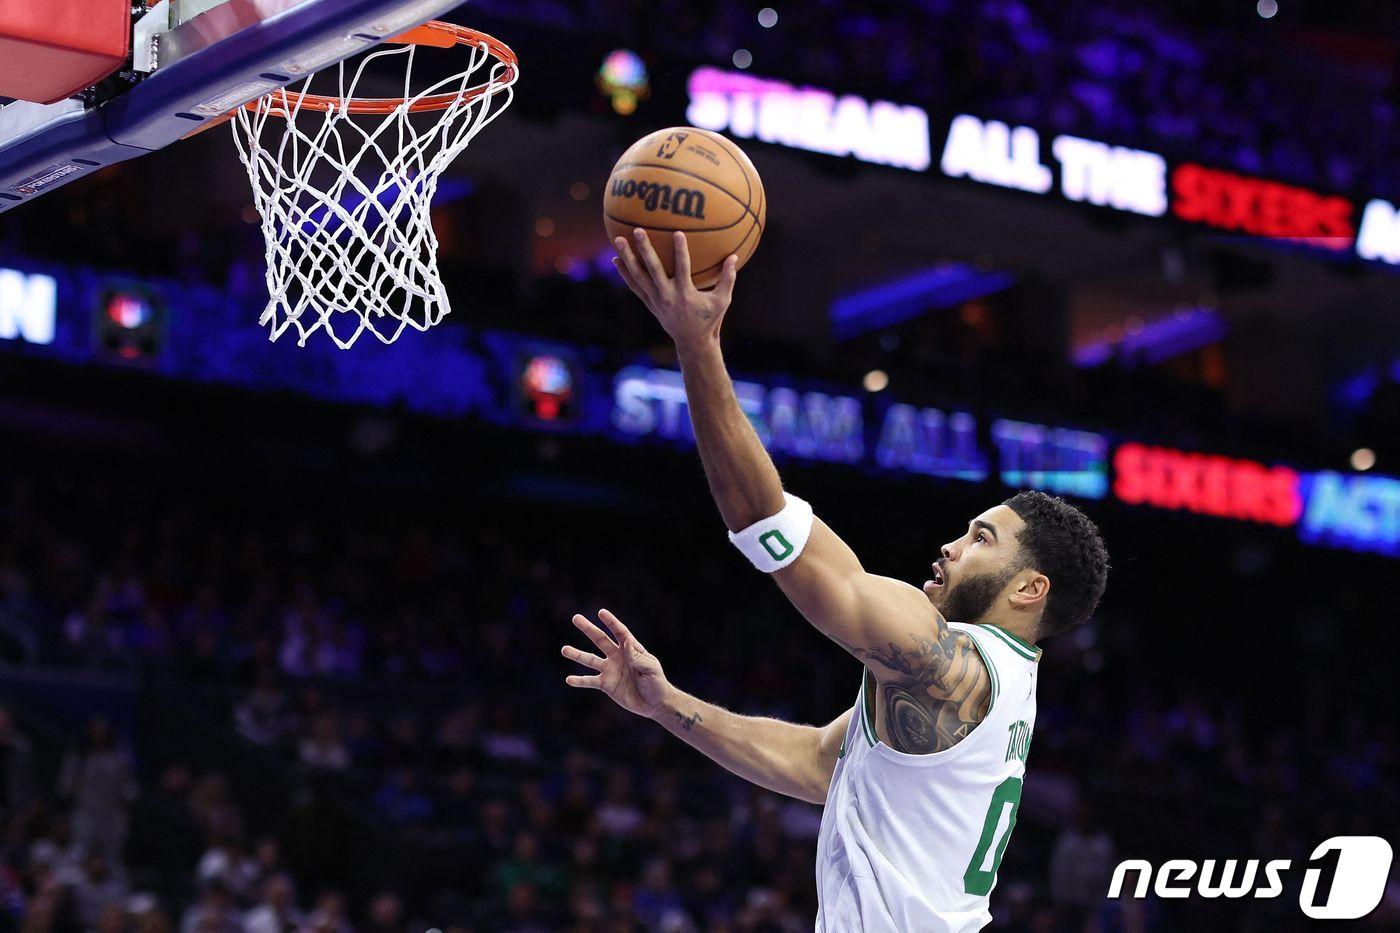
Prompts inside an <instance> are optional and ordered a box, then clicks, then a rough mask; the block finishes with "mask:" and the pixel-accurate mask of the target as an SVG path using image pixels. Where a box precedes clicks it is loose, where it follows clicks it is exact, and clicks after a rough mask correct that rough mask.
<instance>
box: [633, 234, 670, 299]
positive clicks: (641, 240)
mask: <svg viewBox="0 0 1400 933" xmlns="http://www.w3.org/2000/svg"><path fill="white" fill-rule="evenodd" d="M632 239H633V240H634V241H636V244H637V246H636V250H637V255H638V256H640V257H641V259H642V265H643V266H645V267H646V270H647V273H648V274H649V275H650V276H651V280H652V282H654V283H655V284H656V285H657V286H658V287H659V286H661V285H662V284H663V283H665V282H667V281H669V280H670V277H669V276H667V275H666V270H665V269H663V268H662V267H661V257H660V256H658V255H656V250H655V249H654V248H652V245H651V237H649V236H647V232H646V231H645V230H643V229H642V228H641V227H638V228H637V229H636V230H633V231H632Z"/></svg>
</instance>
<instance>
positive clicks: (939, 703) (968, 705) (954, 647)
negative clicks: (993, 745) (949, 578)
mask: <svg viewBox="0 0 1400 933" xmlns="http://www.w3.org/2000/svg"><path fill="white" fill-rule="evenodd" d="M861 657H862V659H863V660H864V661H865V663H866V666H867V667H868V668H869V669H870V671H871V673H872V674H873V675H874V677H875V682H876V689H875V706H876V723H877V728H878V730H879V731H880V732H881V733H882V736H881V737H882V738H884V739H885V741H886V742H888V743H889V744H890V746H891V747H892V748H894V749H896V750H897V751H901V752H907V753H909V754H912V755H924V754H928V753H930V752H941V751H944V750H945V749H949V748H952V747H953V746H954V745H957V744H958V743H959V742H961V741H962V740H963V739H965V738H967V736H968V734H969V733H971V732H972V730H973V729H974V728H975V727H976V726H977V724H978V723H979V722H981V721H982V720H983V719H984V718H985V717H986V715H987V711H988V710H989V708H990V706H991V700H992V680H991V672H990V671H988V670H987V665H986V662H985V661H984V660H983V659H982V655H981V653H980V652H979V651H978V650H977V646H976V644H975V643H973V641H972V637H971V636H970V635H968V634H967V633H966V632H961V631H958V630H957V629H952V628H949V627H948V625H947V623H946V622H944V621H943V619H942V617H941V616H940V617H939V619H938V626H937V631H936V632H935V633H934V634H933V636H932V637H929V636H928V635H925V634H923V633H920V632H909V633H907V634H906V635H905V636H904V637H903V638H897V639H892V640H891V641H890V642H889V643H888V644H886V645H884V646H875V647H871V648H868V649H865V650H864V651H863V652H861Z"/></svg>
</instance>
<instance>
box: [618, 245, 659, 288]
mask: <svg viewBox="0 0 1400 933" xmlns="http://www.w3.org/2000/svg"><path fill="white" fill-rule="evenodd" d="M613 247H614V248H615V249H616V250H617V256H618V258H619V259H621V260H622V265H621V266H620V267H619V269H620V271H622V272H624V273H626V276H630V277H631V278H630V280H629V279H627V278H626V276H624V281H626V282H627V287H628V288H630V289H632V291H634V292H636V293H637V297H638V298H640V299H642V300H643V301H646V302H650V301H651V300H652V298H653V297H655V296H654V293H653V291H652V287H651V286H652V282H651V276H650V275H648V274H647V270H646V269H645V268H644V267H643V266H642V261H641V260H640V259H638V258H637V254H636V253H635V252H633V251H632V247H631V246H629V245H628V243H627V238H626V237H618V238H617V239H616V240H613Z"/></svg>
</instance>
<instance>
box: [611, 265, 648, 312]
mask: <svg viewBox="0 0 1400 933" xmlns="http://www.w3.org/2000/svg"><path fill="white" fill-rule="evenodd" d="M613 268H615V269H617V274H618V275H620V276H622V281H623V282H624V283H625V284H626V285H627V287H628V288H630V289H632V294H634V295H636V296H637V297H638V298H640V299H642V300H643V301H650V300H651V295H650V294H648V292H647V290H646V289H644V288H642V286H641V285H639V284H638V283H637V280H636V279H635V278H633V277H632V273H631V272H629V271H627V263H625V262H623V261H622V258H621V257H620V256H614V257H613Z"/></svg>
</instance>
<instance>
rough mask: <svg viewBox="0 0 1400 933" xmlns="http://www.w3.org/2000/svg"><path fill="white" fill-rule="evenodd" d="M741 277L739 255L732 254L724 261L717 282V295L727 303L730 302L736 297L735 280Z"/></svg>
mask: <svg viewBox="0 0 1400 933" xmlns="http://www.w3.org/2000/svg"><path fill="white" fill-rule="evenodd" d="M738 277H739V257H738V256H730V257H729V258H728V259H726V260H725V261H724V268H723V269H721V270H720V273H719V281H718V282H716V283H715V297H717V298H719V300H720V301H723V302H724V303H725V304H729V301H730V299H732V298H733V297H734V280H735V279H737V278H738Z"/></svg>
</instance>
